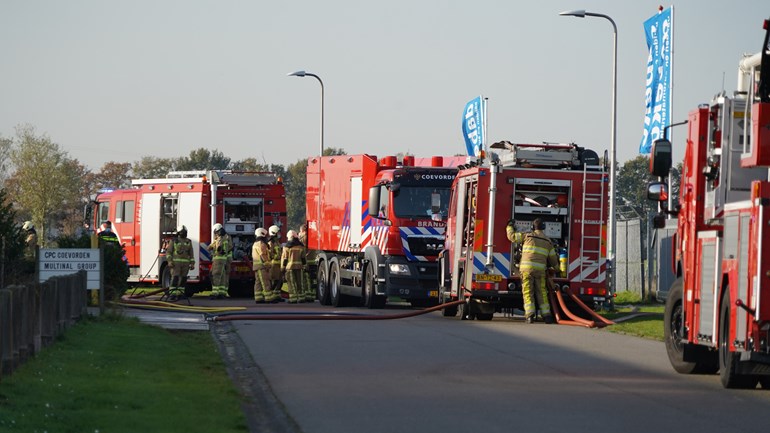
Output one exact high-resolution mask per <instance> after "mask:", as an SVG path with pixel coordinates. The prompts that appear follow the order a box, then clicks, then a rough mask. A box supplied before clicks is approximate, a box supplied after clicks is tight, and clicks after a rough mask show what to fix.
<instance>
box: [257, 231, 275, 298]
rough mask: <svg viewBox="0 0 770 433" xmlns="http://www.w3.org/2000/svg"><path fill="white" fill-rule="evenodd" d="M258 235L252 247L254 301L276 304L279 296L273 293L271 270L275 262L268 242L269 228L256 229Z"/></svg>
mask: <svg viewBox="0 0 770 433" xmlns="http://www.w3.org/2000/svg"><path fill="white" fill-rule="evenodd" d="M254 235H255V236H256V237H257V238H256V239H255V240H254V245H252V247H251V259H252V260H253V264H252V269H253V270H254V301H255V302H256V303H257V304H264V303H265V302H267V303H270V304H274V303H276V302H279V301H278V298H277V297H276V296H275V293H273V286H272V281H271V280H270V270H271V269H272V266H273V263H272V261H271V259H270V246H268V244H267V230H265V229H264V228H262V227H260V228H258V229H257V230H255V231H254Z"/></svg>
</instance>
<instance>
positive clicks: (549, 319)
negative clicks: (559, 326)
mask: <svg viewBox="0 0 770 433" xmlns="http://www.w3.org/2000/svg"><path fill="white" fill-rule="evenodd" d="M543 321H544V322H545V323H546V324H548V325H552V324H553V323H554V321H553V316H552V315H550V314H546V315H545V316H543Z"/></svg>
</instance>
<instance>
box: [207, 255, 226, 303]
mask: <svg viewBox="0 0 770 433" xmlns="http://www.w3.org/2000/svg"><path fill="white" fill-rule="evenodd" d="M227 265H228V260H227V257H226V256H217V257H214V260H213V262H212V263H211V294H212V295H214V296H220V295H221V296H227V286H228V285H229V283H230V273H229V272H228V269H227V268H228V266H227Z"/></svg>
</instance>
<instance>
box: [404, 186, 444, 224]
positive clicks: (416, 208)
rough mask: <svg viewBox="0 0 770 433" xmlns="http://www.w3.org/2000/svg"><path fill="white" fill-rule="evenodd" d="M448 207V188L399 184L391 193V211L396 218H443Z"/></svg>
mask: <svg viewBox="0 0 770 433" xmlns="http://www.w3.org/2000/svg"><path fill="white" fill-rule="evenodd" d="M448 207H449V188H437V187H432V186H412V185H401V187H400V188H399V189H398V190H397V191H395V192H394V193H393V212H394V213H395V214H396V217H398V218H421V219H426V218H427V219H433V220H444V219H445V218H446V216H447V208H448Z"/></svg>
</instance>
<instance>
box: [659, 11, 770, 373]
mask: <svg viewBox="0 0 770 433" xmlns="http://www.w3.org/2000/svg"><path fill="white" fill-rule="evenodd" d="M765 31H766V33H765V38H764V44H763V45H762V51H761V52H760V53H757V54H754V55H752V56H745V57H744V58H743V59H742V60H741V62H740V64H739V70H738V87H737V91H736V92H734V93H733V95H732V96H728V95H726V94H724V92H721V93H720V94H718V95H717V96H716V97H714V99H712V101H711V102H710V103H709V104H708V105H706V104H704V105H702V106H700V107H698V108H697V109H695V110H693V111H691V112H690V114H689V118H688V125H687V126H688V130H689V131H688V136H687V143H686V148H685V153H684V163H683V170H682V178H681V182H680V185H681V187H680V193H679V208H678V210H674V211H668V210H667V209H665V207H666V206H665V199H666V198H667V196H668V185H667V184H666V183H664V182H654V183H651V184H650V185H649V189H648V196H649V197H650V198H652V199H655V200H658V201H660V202H661V208H662V212H661V213H660V214H659V215H658V218H656V220H655V223H656V224H655V225H656V226H658V227H661V226H663V224H664V223H665V220H664V218H665V212H668V213H673V214H678V227H677V233H676V255H677V258H676V271H677V276H678V279H677V280H676V281H675V282H674V284H673V285H672V287H671V288H670V289H669V294H668V298H667V299H666V307H665V313H664V314H665V315H664V326H665V328H664V332H665V341H666V351H667V353H668V357H669V360H670V361H671V365H672V366H673V367H674V370H676V371H677V372H679V373H685V374H689V373H716V372H717V371H719V373H720V377H721V382H722V385H723V386H724V387H726V388H755V387H756V385H757V383H760V384H761V385H762V388H770V341H768V340H769V337H770V332H768V330H769V329H770V259H768V257H767V256H765V255H764V254H765V253H767V252H768V245H770V181H768V174H769V172H768V167H770V51H768V50H769V48H770V47H768V37H770V24H769V23H768V21H767V20H766V21H765ZM670 167H671V143H670V142H669V141H667V140H665V139H664V140H658V141H656V142H655V143H654V144H653V149H652V153H651V159H650V171H651V173H652V174H653V175H656V176H660V177H664V176H667V175H668V171H669V169H670Z"/></svg>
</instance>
